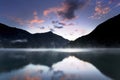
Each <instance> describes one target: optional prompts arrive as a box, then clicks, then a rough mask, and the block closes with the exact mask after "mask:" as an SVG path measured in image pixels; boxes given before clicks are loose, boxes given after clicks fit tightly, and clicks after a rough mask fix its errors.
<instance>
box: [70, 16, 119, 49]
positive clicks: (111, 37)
mask: <svg viewBox="0 0 120 80" xmlns="http://www.w3.org/2000/svg"><path fill="white" fill-rule="evenodd" d="M119 27H120V14H119V15H117V16H115V17H113V18H111V19H109V20H107V21H105V22H104V23H102V24H100V25H98V27H96V29H95V30H94V31H92V32H91V33H90V34H88V35H86V36H82V37H80V38H78V39H77V40H75V41H72V42H70V43H69V47H120V28H119Z"/></svg>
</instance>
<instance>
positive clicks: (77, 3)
mask: <svg viewBox="0 0 120 80" xmlns="http://www.w3.org/2000/svg"><path fill="white" fill-rule="evenodd" d="M87 1H88V0H84V1H83V0H65V1H64V3H63V7H62V9H61V10H59V11H58V12H57V13H58V15H59V16H60V17H62V18H63V19H68V20H69V19H73V18H75V17H76V16H75V11H76V10H78V9H81V8H82V7H83V6H84V5H86V3H87Z"/></svg>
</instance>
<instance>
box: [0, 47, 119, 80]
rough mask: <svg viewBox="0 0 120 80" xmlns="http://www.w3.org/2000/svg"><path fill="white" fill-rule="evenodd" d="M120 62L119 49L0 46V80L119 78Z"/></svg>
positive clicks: (108, 79) (109, 79) (107, 79)
mask: <svg viewBox="0 0 120 80" xmlns="http://www.w3.org/2000/svg"><path fill="white" fill-rule="evenodd" d="M119 61H120V49H119V48H109V49H106V48H86V49H85V48H81V49H78V48H75V49H70V48H67V49H62V48H60V49H50V48H49V49H45V48H41V49H0V80H68V79H69V80H79V79H80V80H89V79H90V78H91V79H95V80H97V79H96V77H95V76H93V75H96V76H98V77H97V78H99V79H98V80H111V79H115V80H119V79H120V78H119V76H120V75H119V74H120V69H119V67H120V63H119ZM86 63H87V64H86ZM77 64H78V65H77ZM74 65H75V66H74ZM84 65H86V67H85V70H86V71H88V72H89V73H90V74H91V75H90V74H86V73H85V74H81V73H83V72H82V71H81V70H83V71H84V67H82V66H84ZM91 66H92V68H91ZM61 67H62V68H61ZM61 69H62V70H61ZM67 69H69V70H67ZM70 70H72V71H71V72H73V73H71V74H69V73H70V72H69V71H70ZM76 70H77V71H78V72H77V71H76ZM88 72H87V73H88ZM77 73H79V74H80V75H76V74H77ZM55 74H56V75H55ZM92 74H93V75H92ZM71 76H72V77H71ZM81 76H82V77H81ZM85 77H86V78H85ZM87 77H88V79H87Z"/></svg>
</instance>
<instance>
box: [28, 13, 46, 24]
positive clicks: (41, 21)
mask: <svg viewBox="0 0 120 80" xmlns="http://www.w3.org/2000/svg"><path fill="white" fill-rule="evenodd" d="M33 15H34V18H33V19H32V20H29V21H28V23H30V24H35V23H37V24H41V23H44V20H43V19H39V17H38V15H37V12H36V11H35V12H33Z"/></svg>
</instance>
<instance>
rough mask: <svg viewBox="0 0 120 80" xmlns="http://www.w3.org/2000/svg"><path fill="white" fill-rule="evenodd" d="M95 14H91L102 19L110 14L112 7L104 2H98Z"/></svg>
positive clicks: (94, 17)
mask: <svg viewBox="0 0 120 80" xmlns="http://www.w3.org/2000/svg"><path fill="white" fill-rule="evenodd" d="M94 11H95V12H94V14H93V15H92V16H90V18H93V19H100V18H101V17H102V16H103V15H105V14H108V13H109V12H110V11H111V8H110V7H109V5H107V4H103V3H102V2H101V1H98V2H96V7H95V10H94Z"/></svg>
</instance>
